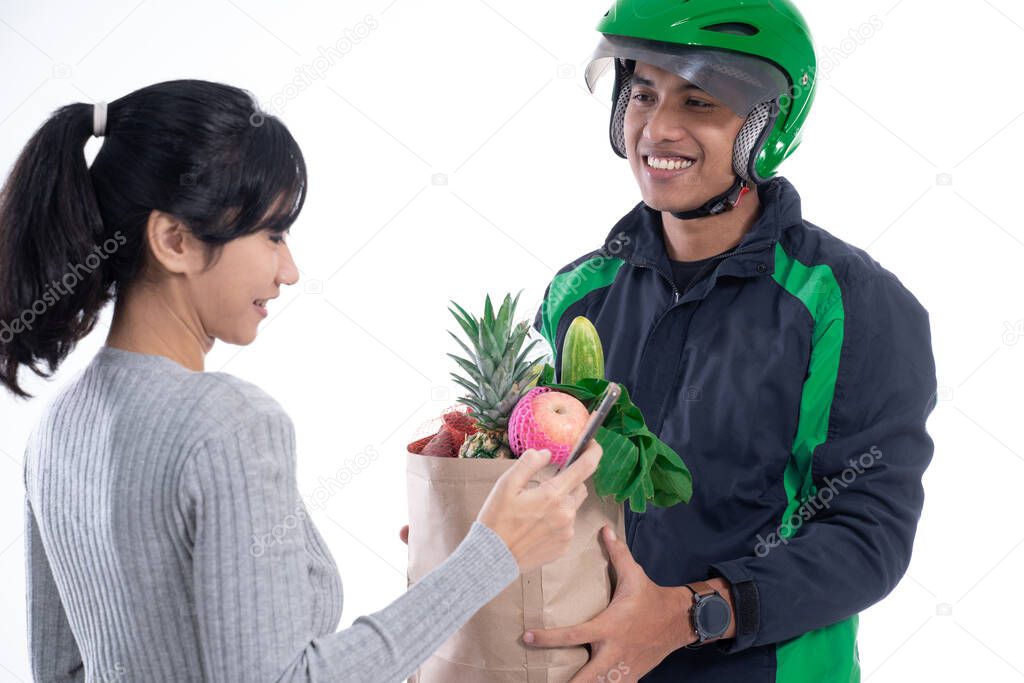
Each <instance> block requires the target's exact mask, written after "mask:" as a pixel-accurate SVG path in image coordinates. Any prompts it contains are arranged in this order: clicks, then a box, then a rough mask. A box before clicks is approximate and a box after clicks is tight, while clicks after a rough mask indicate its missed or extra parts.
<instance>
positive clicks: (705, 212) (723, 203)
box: [669, 176, 750, 220]
mask: <svg viewBox="0 0 1024 683" xmlns="http://www.w3.org/2000/svg"><path fill="white" fill-rule="evenodd" d="M749 190H750V188H749V187H747V184H746V183H745V182H744V181H743V179H742V178H740V177H739V176H736V181H735V182H734V183H733V184H732V187H730V188H729V189H728V190H726V191H725V192H723V193H722V194H720V195H718V196H717V197H712V198H711V199H709V200H708V201H707V202H705V203H704V205H703V206H698V207H697V208H696V209H690V210H689V211H670V212H669V213H671V214H672V215H673V216H675V217H676V218H680V219H683V220H690V219H692V218H704V217H705V216H717V215H718V214H720V213H724V212H726V211H731V210H732V209H733V208H735V207H736V205H738V204H739V203H740V200H741V199H743V195H745V194H746V193H747V192H748V191H749Z"/></svg>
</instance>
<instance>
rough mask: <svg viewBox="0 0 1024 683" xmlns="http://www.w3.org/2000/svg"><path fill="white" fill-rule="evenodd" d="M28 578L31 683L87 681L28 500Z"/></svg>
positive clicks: (26, 513)
mask: <svg viewBox="0 0 1024 683" xmlns="http://www.w3.org/2000/svg"><path fill="white" fill-rule="evenodd" d="M25 561H26V565H27V566H26V571H25V575H26V577H27V578H28V586H27V589H28V593H27V595H28V597H27V600H28V648H29V659H30V662H31V666H32V680H34V681H38V682H39V683H56V682H57V681H61V682H62V683H69V682H70V681H84V680H85V667H84V665H83V664H82V654H81V652H80V651H79V649H78V643H77V642H76V641H75V636H74V634H73V633H72V632H71V626H70V625H69V624H68V616H67V613H66V612H65V611H64V604H63V603H62V602H61V599H60V594H59V593H58V592H57V584H56V582H55V581H54V579H53V571H52V570H51V568H50V561H49V559H48V558H47V557H46V551H45V550H44V549H43V542H42V538H41V537H40V534H39V526H38V523H37V522H36V519H35V515H34V513H33V512H32V504H31V503H30V502H29V501H28V499H27V498H26V500H25Z"/></svg>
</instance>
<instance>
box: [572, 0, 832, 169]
mask: <svg viewBox="0 0 1024 683" xmlns="http://www.w3.org/2000/svg"><path fill="white" fill-rule="evenodd" d="M597 30H598V31H600V32H601V33H602V34H603V37H602V39H601V43H600V44H599V45H598V47H597V49H596V50H595V51H594V55H593V57H592V60H591V62H590V64H589V65H588V66H587V73H586V80H587V86H588V87H589V88H590V90H591V92H593V90H594V84H595V83H596V81H597V79H598V77H599V76H600V75H601V74H602V73H603V72H604V71H605V70H606V69H607V67H608V65H609V63H614V65H615V84H614V87H613V91H612V105H613V106H612V115H611V122H610V125H609V132H610V137H611V143H612V149H614V150H615V153H616V154H618V155H619V156H621V157H625V156H626V152H625V143H624V140H623V131H622V122H623V118H624V117H625V111H626V105H627V104H628V103H629V93H630V79H631V77H632V71H633V66H634V65H635V63H636V62H637V61H641V62H645V63H648V64H651V65H653V66H657V67H659V68H663V69H666V70H668V71H671V72H673V73H676V74H678V75H679V76H680V77H681V78H684V79H686V80H688V81H690V82H691V83H694V84H695V85H697V86H699V87H700V88H702V89H703V90H704V91H706V92H707V93H708V94H710V95H711V96H712V97H715V98H716V99H719V100H721V101H722V102H723V103H725V104H726V106H728V107H729V108H730V109H732V110H733V111H734V112H735V113H736V114H737V115H739V116H741V117H745V119H746V121H745V123H744V125H743V127H742V128H741V129H740V132H739V134H738V135H737V136H736V143H735V145H734V150H733V169H734V170H735V172H736V174H737V176H738V178H742V179H744V180H748V181H750V182H753V183H762V182H764V181H766V180H767V179H769V178H771V177H772V176H774V175H775V173H776V170H777V169H778V167H779V164H781V163H782V161H783V160H784V159H785V158H786V157H788V156H789V155H790V154H792V153H793V151H794V150H795V149H796V148H797V146H799V144H800V141H801V128H802V126H803V123H804V119H806V118H807V113H808V112H809V111H810V108H811V103H812V102H813V100H814V94H815V87H816V79H815V71H816V64H817V61H816V58H815V53H814V43H813V41H812V38H811V32H810V29H809V28H808V27H807V23H806V22H805V21H804V19H803V16H802V15H801V14H800V11H799V10H798V9H797V8H796V7H795V6H794V5H793V3H792V2H791V1H790V0H686V1H685V2H680V1H679V0H615V4H614V5H613V6H612V8H611V9H610V10H609V11H608V12H607V13H606V14H605V15H604V18H603V19H602V20H601V22H600V24H598V27H597Z"/></svg>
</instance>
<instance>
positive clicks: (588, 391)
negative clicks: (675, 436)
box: [537, 364, 693, 512]
mask: <svg viewBox="0 0 1024 683" xmlns="http://www.w3.org/2000/svg"><path fill="white" fill-rule="evenodd" d="M537 386H541V387H543V386H546V387H551V388H552V389H555V390H557V391H562V392H565V393H567V394H570V395H572V396H575V397H576V398H578V399H579V400H580V401H582V402H583V404H584V405H586V406H587V409H588V410H592V409H593V408H595V407H596V403H597V400H598V399H599V398H600V397H601V395H602V394H603V393H604V390H605V388H606V387H607V386H608V380H604V379H594V378H587V379H582V380H580V381H579V382H577V383H576V384H556V383H555V369H554V368H553V367H551V365H548V364H546V365H545V366H544V368H543V369H542V370H541V373H540V377H539V378H538V379H537ZM595 439H596V440H597V442H598V443H599V444H601V448H602V449H603V450H604V454H603V455H602V456H601V463H600V464H599V465H598V467H597V472H596V473H595V474H594V488H595V490H596V491H597V494H598V495H599V496H607V495H614V496H615V501H616V502H617V503H622V502H623V501H625V500H629V506H630V509H632V510H633V511H634V512H645V511H646V510H647V503H648V502H650V503H651V504H653V505H654V506H655V507H660V508H665V507H671V506H673V505H677V504H679V503H688V502H690V498H691V496H692V495H693V478H692V476H691V475H690V470H689V469H687V467H686V465H685V464H684V463H683V461H682V459H681V458H680V457H679V455H678V454H677V453H676V452H675V451H674V450H672V448H671V447H670V446H669V445H668V444H666V443H665V442H664V441H662V440H661V439H659V438H658V437H657V436H655V435H654V434H653V433H652V432H651V431H650V430H649V429H648V428H647V425H646V424H645V423H644V417H643V415H642V414H641V413H640V409H639V408H637V407H636V406H635V405H634V404H633V402H632V401H631V400H630V398H629V392H628V390H627V389H626V387H622V394H621V395H620V396H619V400H618V401H616V402H615V405H614V406H612V409H611V412H610V413H609V414H608V417H607V418H606V419H605V421H604V424H603V426H602V427H601V428H600V429H598V431H597V435H596V436H595Z"/></svg>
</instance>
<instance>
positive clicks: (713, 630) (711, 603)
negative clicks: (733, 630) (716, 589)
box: [696, 595, 729, 638]
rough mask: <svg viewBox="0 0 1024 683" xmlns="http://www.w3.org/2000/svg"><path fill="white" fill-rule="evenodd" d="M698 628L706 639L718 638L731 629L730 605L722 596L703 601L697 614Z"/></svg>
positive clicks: (714, 596)
mask: <svg viewBox="0 0 1024 683" xmlns="http://www.w3.org/2000/svg"><path fill="white" fill-rule="evenodd" d="M696 617H697V619H696V621H697V626H698V627H699V629H700V630H701V631H703V635H704V637H706V638H717V637H718V636H720V635H722V634H723V633H725V631H726V629H728V628H729V603H727V602H726V601H725V598H723V597H722V596H720V595H711V596H708V597H707V598H705V599H704V600H702V601H701V604H700V606H699V609H698V610H697V614H696Z"/></svg>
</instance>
